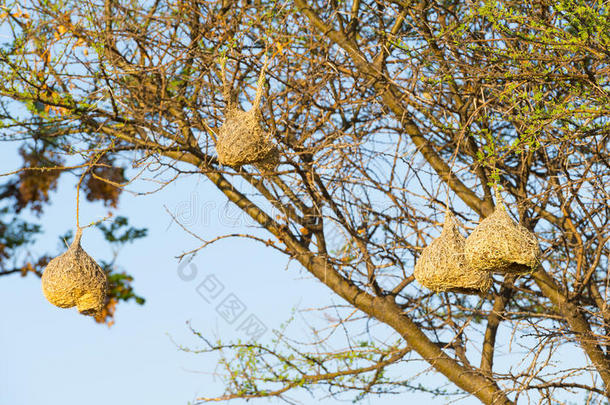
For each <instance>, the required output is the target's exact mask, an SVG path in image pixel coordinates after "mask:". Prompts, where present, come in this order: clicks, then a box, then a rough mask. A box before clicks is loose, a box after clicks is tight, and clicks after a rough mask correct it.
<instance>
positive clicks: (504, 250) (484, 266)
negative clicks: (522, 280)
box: [464, 190, 541, 274]
mask: <svg viewBox="0 0 610 405" xmlns="http://www.w3.org/2000/svg"><path fill="white" fill-rule="evenodd" d="M496 203H497V204H496V209H495V211H494V212H493V213H492V214H491V215H490V216H488V217H487V218H485V219H484V220H483V221H481V223H480V224H479V225H478V226H477V227H476V228H475V229H474V231H472V233H471V234H470V236H469V237H468V238H467V239H466V244H465V247H464V250H465V253H466V260H467V262H468V265H469V266H470V267H471V268H473V269H476V270H481V271H490V272H495V273H520V274H523V273H530V272H532V271H533V270H535V268H536V267H537V266H538V264H539V263H540V256H541V251H540V246H539V245H538V240H537V238H536V235H534V234H533V233H532V232H530V231H529V230H527V229H526V228H525V227H523V226H522V225H519V224H517V223H515V222H514V221H513V220H512V218H511V217H510V216H509V215H508V212H507V210H506V207H505V206H504V202H503V201H502V198H501V196H500V194H499V192H498V191H497V190H496Z"/></svg>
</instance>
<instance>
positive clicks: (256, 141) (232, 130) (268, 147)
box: [216, 61, 279, 171]
mask: <svg viewBox="0 0 610 405" xmlns="http://www.w3.org/2000/svg"><path fill="white" fill-rule="evenodd" d="M266 65H267V63H266V61H265V64H264V65H263V69H262V70H261V73H260V76H259V79H258V85H257V87H256V96H255V97H254V102H253V104H252V105H253V107H252V109H251V110H250V111H244V110H242V109H240V108H239V107H237V106H236V105H235V103H233V102H232V99H231V90H230V89H229V88H228V84H227V83H226V82H224V80H225V78H224V67H223V82H224V86H225V89H224V96H225V98H226V99H227V102H228V105H227V113H226V119H225V122H224V123H223V124H222V126H221V127H220V130H219V133H218V137H217V140H216V154H217V155H218V162H219V163H220V164H223V165H226V166H231V167H234V168H237V167H240V166H243V165H247V164H259V165H261V167H262V168H263V169H264V171H270V170H273V169H275V167H276V166H277V164H278V162H279V154H278V151H277V149H276V148H275V146H274V145H273V143H272V142H271V136H270V134H267V133H265V131H264V130H263V128H262V127H261V125H260V120H261V115H260V110H259V105H260V101H261V97H262V95H263V87H264V83H265V66H266ZM261 171H262V170H261Z"/></svg>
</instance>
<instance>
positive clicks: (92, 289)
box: [42, 229, 108, 315]
mask: <svg viewBox="0 0 610 405" xmlns="http://www.w3.org/2000/svg"><path fill="white" fill-rule="evenodd" d="M81 234H82V231H81V230H80V229H79V230H78V231H77V232H76V236H75V238H74V241H73V242H72V244H71V245H70V247H69V248H68V250H67V251H66V252H65V253H63V254H62V255H60V256H58V257H56V258H54V259H52V260H51V261H50V262H49V264H47V267H46V268H45V270H44V272H43V273H42V292H43V293H44V296H45V297H46V298H47V300H48V301H49V302H50V303H51V304H53V305H55V306H57V307H60V308H71V307H74V306H76V308H77V309H78V311H79V312H80V313H82V314H84V315H95V314H96V313H97V312H98V311H99V310H101V309H102V307H103V305H104V301H105V299H106V290H107V286H108V279H107V277H106V273H105V272H104V270H102V268H101V267H100V266H99V265H98V264H97V263H96V262H95V260H93V259H92V258H91V256H89V255H88V254H87V252H85V251H84V250H83V248H82V247H81V245H80V240H81Z"/></svg>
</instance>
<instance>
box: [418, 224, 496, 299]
mask: <svg viewBox="0 0 610 405" xmlns="http://www.w3.org/2000/svg"><path fill="white" fill-rule="evenodd" d="M464 242H465V239H464V237H463V236H462V235H461V234H460V231H459V228H458V225H457V223H456V221H455V219H454V218H453V215H451V214H450V213H449V212H448V213H447V215H446V218H445V224H444V225H443V231H442V232H441V235H440V236H439V237H438V238H436V239H435V240H434V241H432V243H431V244H430V245H428V246H427V247H426V248H425V249H424V250H423V251H422V253H421V256H420V257H419V260H417V263H416V264H415V270H414V275H415V279H416V280H417V281H418V282H419V283H420V284H421V285H423V286H424V287H426V288H428V289H430V290H432V291H434V292H443V291H445V292H457V293H462V294H484V293H486V292H487V291H488V290H489V288H490V287H491V284H492V279H491V275H490V273H488V272H485V271H479V270H474V269H472V268H470V267H468V265H467V264H466V259H465V257H464Z"/></svg>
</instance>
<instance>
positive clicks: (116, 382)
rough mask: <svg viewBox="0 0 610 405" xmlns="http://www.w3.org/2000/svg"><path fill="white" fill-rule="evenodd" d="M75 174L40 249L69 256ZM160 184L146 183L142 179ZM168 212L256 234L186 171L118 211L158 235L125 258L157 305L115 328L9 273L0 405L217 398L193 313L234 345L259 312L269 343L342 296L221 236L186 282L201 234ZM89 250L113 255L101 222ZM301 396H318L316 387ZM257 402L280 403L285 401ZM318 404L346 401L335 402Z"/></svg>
mask: <svg viewBox="0 0 610 405" xmlns="http://www.w3.org/2000/svg"><path fill="white" fill-rule="evenodd" d="M15 147H16V145H11V144H7V143H4V144H2V148H1V149H0V172H2V173H4V172H7V171H9V170H11V169H14V168H16V167H18V166H17V165H18V164H19V163H20V162H19V159H20V158H19V157H18V155H16V153H15V150H16V149H15ZM75 181H76V179H75V178H74V177H70V176H67V177H65V178H62V180H61V181H60V185H59V188H58V190H57V192H55V193H54V194H53V195H52V201H53V203H52V205H51V206H49V207H48V208H47V209H46V211H45V214H44V216H43V217H42V219H41V221H42V224H43V227H44V230H45V233H44V234H42V235H41V236H39V237H38V239H37V241H36V243H35V245H34V246H33V247H32V251H33V252H35V253H44V252H59V246H58V241H57V235H59V234H62V233H64V232H65V231H66V230H68V229H70V228H72V227H73V226H74V223H75V217H74V212H75V209H74V207H75V188H74V185H75ZM150 188H151V186H150V183H148V182H147V181H145V180H143V181H140V183H138V184H135V185H134V186H133V187H132V189H139V190H144V189H150ZM193 207H195V208H194V209H193ZM166 208H167V210H169V211H170V212H172V213H174V214H175V215H176V216H177V217H178V218H180V219H181V220H182V221H183V222H185V223H186V224H187V225H189V229H190V230H192V231H193V232H195V233H197V234H198V235H200V236H202V237H204V238H206V239H211V238H212V237H214V236H218V235H221V234H223V233H236V232H243V231H247V230H251V229H250V228H249V227H250V226H251V223H250V222H249V221H248V220H247V219H246V218H244V217H243V216H241V215H239V213H238V212H237V210H236V209H235V208H233V207H232V206H231V205H230V204H228V203H227V202H226V201H225V200H224V199H223V197H222V196H221V194H220V193H219V192H218V191H216V190H215V189H214V188H213V187H212V185H211V184H210V183H208V182H206V181H202V180H201V179H200V178H197V176H191V177H185V178H183V179H179V180H178V181H176V182H174V183H172V184H171V185H169V186H168V187H167V188H165V189H163V190H161V191H159V192H157V193H154V194H152V195H145V196H136V195H132V194H130V193H124V194H123V196H122V197H121V203H120V209H119V210H118V211H117V212H116V214H117V215H124V216H127V217H129V219H130V223H131V224H132V225H133V226H136V227H147V228H148V229H149V236H148V237H147V238H144V239H141V240H139V241H136V242H134V243H133V244H130V245H127V246H125V247H124V248H123V249H122V250H121V251H120V252H119V256H118V257H119V258H118V262H119V263H120V265H121V266H122V267H124V269H125V270H127V271H128V272H129V273H130V274H132V275H133V276H134V277H135V282H134V285H135V288H136V291H137V292H138V293H139V294H141V295H143V296H144V297H145V298H146V299H147V302H146V304H145V305H144V306H138V305H135V304H122V305H120V306H119V308H118V311H117V315H116V324H115V325H114V326H113V327H112V328H107V327H106V326H104V325H99V324H96V323H94V322H93V321H92V320H91V319H89V318H87V317H84V316H81V315H79V314H78V313H77V312H76V310H74V309H70V310H62V309H58V308H55V307H53V306H52V305H50V304H49V303H47V302H46V300H45V298H44V297H43V295H42V292H41V289H40V281H39V279H38V278H36V277H27V278H21V277H19V276H9V277H3V278H1V279H0V307H1V308H3V311H2V316H1V317H0V359H1V360H0V405H29V404H43V403H44V404H45V405H77V404H79V405H80V404H82V403H83V402H86V403H87V404H88V405H98V404H99V405H102V404H103V405H107V404H109V403H112V404H115V405H123V404H146V405H157V404H158V405H161V404H163V405H166V404H186V403H188V401H192V400H194V399H195V398H196V397H198V396H212V395H214V394H219V393H221V391H222V385H220V383H219V381H218V379H217V378H214V375H213V373H214V371H215V367H216V364H215V359H214V358H213V357H211V356H207V357H205V356H201V355H196V354H192V353H185V352H182V351H180V350H178V348H177V346H176V344H175V343H174V342H176V343H179V344H183V345H185V346H189V347H194V348H196V347H198V346H199V342H198V340H197V339H196V338H195V337H194V336H193V335H192V334H191V333H190V332H189V330H188V327H187V325H186V322H187V321H191V322H192V325H193V326H194V327H195V328H197V329H198V330H200V331H202V332H204V334H205V335H206V336H209V337H212V338H215V337H222V338H223V339H225V340H227V341H228V340H231V339H233V340H235V339H240V338H242V339H243V338H245V337H246V336H244V332H240V331H238V330H236V329H237V326H238V324H239V323H240V322H241V321H243V319H245V317H247V316H248V315H254V316H256V317H257V318H258V319H260V320H261V321H262V322H263V323H264V325H265V326H266V327H267V328H268V332H266V334H265V335H264V336H263V339H270V338H271V337H272V330H273V329H275V328H278V327H280V325H281V324H282V323H283V322H285V321H286V320H287V319H288V318H289V317H290V315H291V313H292V310H293V309H294V308H299V309H307V308H314V307H320V306H324V305H327V304H331V303H333V302H334V303H337V302H338V299H337V298H336V297H333V296H332V294H331V293H330V291H329V290H328V289H327V288H326V287H324V286H323V285H321V284H320V283H319V282H318V281H316V280H313V279H312V278H311V277H310V276H309V275H308V274H307V273H305V272H304V271H302V270H301V269H300V268H299V267H298V266H296V265H293V264H289V263H288V261H287V259H286V258H285V257H283V256H282V255H280V254H279V253H277V252H275V251H274V250H273V249H270V248H265V247H264V246H262V245H260V244H258V243H256V242H254V241H249V240H242V239H227V240H223V241H220V242H218V243H217V244H214V245H211V246H209V247H207V248H206V249H204V250H203V251H201V252H200V253H199V254H198V255H197V256H196V258H195V259H194V261H193V263H194V264H195V265H196V267H197V274H196V276H195V277H194V278H193V279H192V280H188V281H185V280H184V278H185V277H180V272H179V270H178V261H177V259H176V256H177V255H179V254H180V253H182V252H183V251H186V250H189V249H192V248H194V247H196V246H198V245H199V242H198V241H197V240H196V239H194V238H193V237H192V236H190V235H188V234H187V233H186V232H185V231H184V230H183V229H182V228H181V227H179V226H177V225H176V224H175V223H173V224H172V219H171V216H170V215H169V214H168V213H167V211H166ZM106 212H107V210H106V209H105V208H104V207H103V206H102V205H101V204H88V203H83V204H82V206H81V223H82V224H86V223H89V222H91V221H95V220H98V219H100V218H103V217H104V216H105V214H106ZM26 215H27V214H26ZM83 247H84V248H85V250H87V251H88V252H89V253H90V254H91V255H92V256H93V257H95V258H98V259H109V258H110V257H111V255H112V252H111V249H110V247H109V246H108V244H107V243H105V242H104V241H103V239H102V235H101V233H100V232H99V231H97V230H95V229H89V230H88V231H87V230H86V231H85V233H84V235H83ZM183 274H184V273H183ZM210 275H213V276H214V277H216V280H217V281H218V282H220V283H222V285H223V286H224V287H225V289H224V290H223V292H222V294H220V295H219V299H221V298H222V297H226V296H227V295H228V294H231V293H232V294H233V296H234V297H237V298H238V299H239V300H240V301H241V302H242V303H243V304H244V305H245V307H246V310H245V312H244V314H243V316H242V318H240V319H238V320H237V321H235V323H234V324H229V323H228V322H227V321H225V320H224V319H223V318H222V317H221V316H220V315H219V314H218V313H217V312H216V310H215V307H216V306H217V303H218V302H219V301H215V302H214V304H211V303H208V302H206V301H205V300H204V299H203V298H202V297H201V296H200V295H199V293H198V290H197V289H198V286H199V285H200V284H201V282H202V281H203V280H205V279H206V277H207V276H210ZM315 316H317V315H314V317H315ZM291 336H292V337H295V338H299V339H303V340H305V339H306V329H305V327H304V326H299V325H298V322H297V326H295V328H293V329H292V330H291ZM293 398H295V399H299V400H301V401H302V402H303V403H311V401H312V399H311V397H310V396H309V395H307V394H303V395H294V396H293ZM406 398H409V399H410V400H413V399H417V398H420V399H423V398H424V397H423V396H420V395H414V394H405V395H400V396H392V397H386V398H384V399H377V400H375V399H373V400H372V401H371V402H370V403H383V404H394V403H396V404H398V403H404V400H405V399H406ZM426 398H427V397H426ZM259 402H260V403H279V401H278V400H277V399H276V400H270V401H266V400H262V401H259ZM316 402H319V403H322V404H334V403H339V402H338V401H337V400H333V399H326V400H321V401H316ZM444 402H445V401H442V400H439V402H438V403H444ZM231 403H232V404H239V403H245V402H241V401H233V402H231ZM250 403H252V402H250ZM365 403H367V402H365ZM461 403H462V404H468V403H477V401H474V400H466V401H462V402H461Z"/></svg>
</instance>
